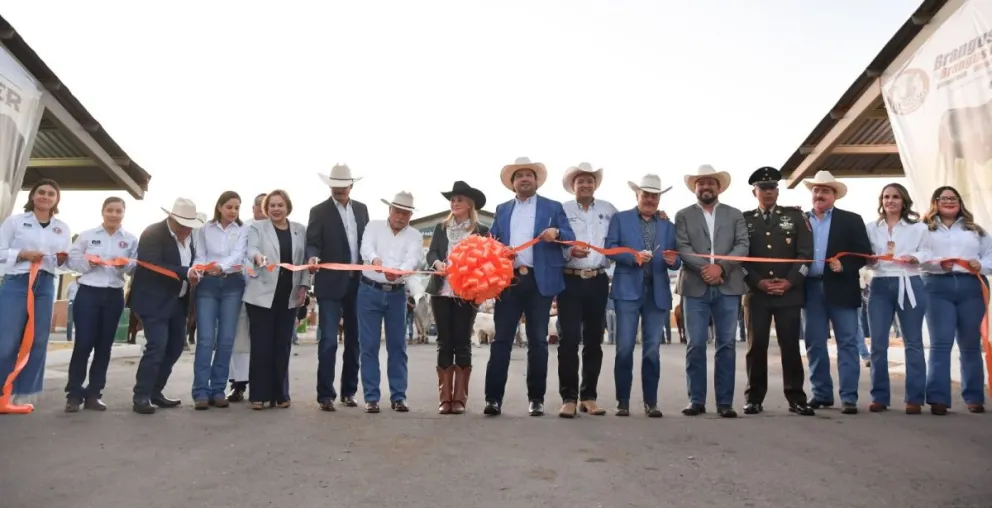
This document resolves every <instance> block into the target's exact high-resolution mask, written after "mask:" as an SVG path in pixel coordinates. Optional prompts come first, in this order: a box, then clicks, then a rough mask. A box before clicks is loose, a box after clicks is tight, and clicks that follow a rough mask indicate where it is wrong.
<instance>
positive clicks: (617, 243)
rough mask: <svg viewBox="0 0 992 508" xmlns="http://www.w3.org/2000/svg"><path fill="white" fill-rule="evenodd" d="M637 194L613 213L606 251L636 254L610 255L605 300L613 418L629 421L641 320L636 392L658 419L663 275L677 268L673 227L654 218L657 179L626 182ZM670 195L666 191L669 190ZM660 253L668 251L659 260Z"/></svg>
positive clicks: (667, 301)
mask: <svg viewBox="0 0 992 508" xmlns="http://www.w3.org/2000/svg"><path fill="white" fill-rule="evenodd" d="M627 185H629V186H630V188H631V189H633V190H634V192H635V193H636V194H637V206H636V207H635V208H632V209H630V210H625V211H622V212H618V213H617V214H616V215H614V216H613V219H612V220H610V229H609V231H608V232H607V234H606V248H608V249H612V248H615V247H627V248H630V249H634V250H636V251H638V252H640V253H641V254H642V263H641V264H638V263H637V258H636V257H635V256H634V255H633V254H614V255H612V256H610V259H612V260H613V261H615V262H616V267H615V268H614V269H613V288H612V289H611V291H610V298H612V299H613V304H614V306H615V307H616V314H617V352H616V354H617V355H616V360H615V363H614V366H613V377H614V380H615V383H616V389H617V411H616V414H617V416H630V391H631V384H632V383H633V379H634V344H635V342H637V321H638V318H640V320H641V330H642V333H641V339H642V342H643V344H642V347H641V389H642V390H643V399H644V413H645V414H646V415H647V416H648V417H650V418H660V417H661V416H662V413H661V410H660V409H658V380H659V379H660V377H661V356H660V354H661V351H660V347H661V333H662V328H664V326H665V324H666V323H665V320H666V319H667V318H668V316H669V312H670V311H671V309H672V288H671V286H670V282H669V278H668V270H678V269H679V267H681V266H682V263H681V261H680V260H679V258H678V256H677V255H676V254H675V253H674V252H673V251H674V250H675V225H674V224H672V223H671V222H670V221H668V220H666V219H662V218H661V217H659V216H658V202H659V201H660V199H661V195H662V194H664V192H667V191H662V189H661V178H660V177H658V175H644V177H642V178H641V183H640V184H635V183H634V182H627ZM669 189H670V188H669ZM660 251H669V252H666V253H664V254H663V255H655V254H659V252H660Z"/></svg>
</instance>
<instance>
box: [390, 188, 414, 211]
mask: <svg viewBox="0 0 992 508" xmlns="http://www.w3.org/2000/svg"><path fill="white" fill-rule="evenodd" d="M382 202H383V203H385V204H386V205H387V206H395V207H396V208H400V209H402V210H406V211H408V212H414V211H416V210H417V209H416V208H414V207H413V194H411V193H409V192H407V191H400V192H397V193H396V197H394V198H393V200H392V201H386V200H385V199H383V200H382Z"/></svg>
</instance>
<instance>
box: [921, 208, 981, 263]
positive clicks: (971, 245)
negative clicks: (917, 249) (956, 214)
mask: <svg viewBox="0 0 992 508" xmlns="http://www.w3.org/2000/svg"><path fill="white" fill-rule="evenodd" d="M928 233H929V235H930V254H931V255H930V260H931V261H932V262H931V263H927V264H926V265H924V266H923V270H924V271H925V272H927V273H947V272H945V271H944V269H943V268H941V267H940V260H941V259H948V258H957V259H965V260H967V259H977V260H978V262H979V263H981V264H982V273H983V274H985V275H989V274H992V237H989V235H988V233H986V235H985V236H979V235H978V233H976V232H974V231H967V230H965V229H964V226H963V224H962V222H961V219H958V220H957V221H956V222H955V223H954V224H951V227H947V226H945V225H944V223H943V222H941V221H940V219H937V228H936V230H934V231H929V230H928ZM951 271H953V272H961V273H968V270H965V269H964V268H962V267H960V266H957V265H954V267H953V268H951Z"/></svg>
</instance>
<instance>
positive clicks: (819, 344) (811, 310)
mask: <svg viewBox="0 0 992 508" xmlns="http://www.w3.org/2000/svg"><path fill="white" fill-rule="evenodd" d="M803 184H805V185H806V188H807V189H809V190H810V191H811V193H812V195H813V210H812V211H809V212H807V213H806V215H807V216H808V217H809V222H810V226H811V227H812V229H813V264H812V265H810V268H809V273H807V274H806V302H805V304H804V307H803V310H805V311H806V313H805V314H806V329H805V330H804V339H805V341H806V358H807V360H808V361H809V383H810V388H812V391H813V397H812V398H811V399H810V401H809V406H810V407H812V408H813V409H819V408H821V407H830V406H833V404H834V384H833V379H832V378H831V376H830V354H829V352H828V351H827V336H828V334H829V327H830V325H831V324H833V328H834V334H835V337H836V340H837V371H838V374H839V375H840V401H841V405H842V408H841V412H842V413H844V414H856V413H857V412H858V379H859V377H860V376H861V363H860V361H859V357H858V341H857V333H858V319H859V316H858V307H860V306H861V276H860V274H859V272H860V270H861V268H862V267H864V266H865V259H864V258H861V257H856V256H844V257H842V258H840V259H833V260H831V261H830V262H826V261H825V260H827V259H830V258H832V257H833V256H836V255H837V254H838V253H840V252H856V253H860V254H871V253H872V248H871V241H870V240H869V239H868V231H867V229H866V228H865V223H864V221H863V220H862V219H861V216H859V215H858V214H856V213H853V212H848V211H846V210H841V209H839V208H835V207H834V202H835V201H837V200H838V199H841V198H843V197H844V195H846V194H847V186H846V185H844V184H843V183H842V182H838V181H837V180H836V179H834V177H833V175H831V174H830V172H828V171H819V172H817V173H816V176H814V177H813V179H812V180H806V181H804V182H803Z"/></svg>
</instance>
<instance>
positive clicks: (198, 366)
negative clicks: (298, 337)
mask: <svg viewBox="0 0 992 508" xmlns="http://www.w3.org/2000/svg"><path fill="white" fill-rule="evenodd" d="M244 292H245V278H244V277H242V276H241V275H239V274H235V275H228V276H226V277H217V276H210V275H208V276H205V277H203V279H202V280H200V283H199V284H198V285H197V287H196V294H195V296H196V356H195V357H194V359H193V400H194V401H197V400H207V399H211V398H215V397H222V396H224V390H225V389H226V388H227V374H228V372H229V369H230V367H231V354H232V353H233V352H234V336H235V334H236V333H237V330H238V316H239V315H240V314H241V298H242V296H244ZM215 349H216V351H215Z"/></svg>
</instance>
